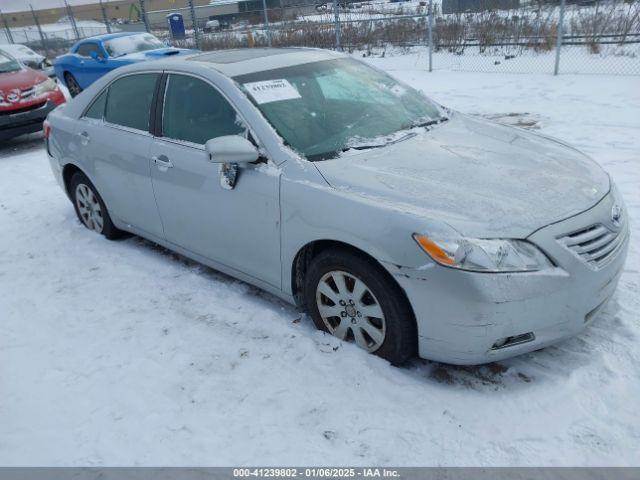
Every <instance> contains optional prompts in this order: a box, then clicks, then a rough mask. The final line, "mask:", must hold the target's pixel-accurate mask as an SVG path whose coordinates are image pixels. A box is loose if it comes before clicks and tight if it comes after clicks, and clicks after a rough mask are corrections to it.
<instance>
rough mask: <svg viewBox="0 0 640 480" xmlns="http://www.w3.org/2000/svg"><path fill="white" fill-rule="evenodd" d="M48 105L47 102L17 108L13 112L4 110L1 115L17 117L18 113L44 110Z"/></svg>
mask: <svg viewBox="0 0 640 480" xmlns="http://www.w3.org/2000/svg"><path fill="white" fill-rule="evenodd" d="M46 103H47V101H46V100H44V101H43V102H38V103H34V104H33V105H29V106H28V107H22V108H16V109H13V110H4V111H2V112H0V115H15V114H16V113H23V112H29V111H31V110H37V109H38V108H42V107H44V106H45V104H46Z"/></svg>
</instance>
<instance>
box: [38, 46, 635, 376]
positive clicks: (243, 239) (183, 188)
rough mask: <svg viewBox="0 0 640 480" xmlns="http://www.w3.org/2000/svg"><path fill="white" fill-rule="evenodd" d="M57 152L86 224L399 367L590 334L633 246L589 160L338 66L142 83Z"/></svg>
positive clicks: (240, 65) (61, 177)
mask: <svg viewBox="0 0 640 480" xmlns="http://www.w3.org/2000/svg"><path fill="white" fill-rule="evenodd" d="M45 137H46V146H47V152H48V154H49V158H50V163H51V167H52V169H53V172H54V175H55V177H56V178H57V180H58V182H59V183H60V185H61V187H62V188H63V189H64V191H65V192H66V194H67V195H68V197H69V198H70V199H71V201H72V203H73V205H74V207H75V210H76V213H77V215H78V218H79V219H80V221H81V222H82V223H83V224H84V225H85V226H86V227H87V228H89V229H91V230H94V231H95V232H98V233H101V234H103V235H104V236H106V237H107V238H109V239H112V238H116V237H118V236H119V235H121V234H122V232H131V233H134V234H136V235H140V236H142V237H145V238H148V239H150V240H152V241H154V242H156V243H158V244H160V245H163V246H165V247H167V248H169V249H172V250H175V251H177V252H179V253H181V254H182V255H185V256H187V257H190V258H192V259H195V260H196V261H198V262H201V263H203V264H206V265H209V266H211V267H213V268H215V269H217V270H220V271H223V272H226V273H227V274H229V275H232V276H234V277H237V278H239V279H242V280H244V281H246V282H249V283H251V284H253V285H256V286H258V287H260V288H263V289H265V290H267V291H269V292H271V293H273V294H275V295H277V296H278V297H281V298H283V299H284V300H286V301H287V302H291V303H295V304H298V305H300V306H301V307H303V308H304V309H305V310H306V311H307V312H308V313H309V315H310V317H311V318H312V319H313V322H314V323H315V325H316V326H317V327H318V328H319V329H321V330H324V331H327V332H329V333H331V334H332V335H335V336H336V337H338V338H340V339H342V340H344V341H347V342H354V343H355V344H356V345H358V346H360V347H361V348H363V349H365V350H367V351H369V352H372V353H375V354H377V355H380V356H381V357H383V358H386V359H388V360H389V361H390V362H392V363H394V364H401V363H403V362H404V361H406V360H407V359H408V358H410V357H411V356H414V355H418V356H420V357H423V358H427V359H433V360H439V361H444V362H449V363H455V364H477V363H485V362H490V361H494V360H498V359H503V358H506V357H510V356H513V355H518V354H521V353H524V352H529V351H532V350H536V349H539V348H542V347H544V346H546V345H550V344H552V343H554V342H557V341H559V340H562V339H565V338H567V337H571V336H573V335H576V334H578V333H580V332H581V331H583V330H584V329H585V328H586V327H587V326H588V325H589V323H590V322H592V321H593V320H594V319H595V318H596V317H597V316H598V312H599V311H600V310H601V309H602V308H603V307H604V305H605V304H606V302H607V300H608V299H609V298H610V297H611V296H612V294H613V292H614V290H615V288H616V284H617V282H618V278H619V276H620V272H621V271H622V267H623V263H624V261H625V257H626V253H627V247H628V243H629V242H628V237H629V228H628V224H627V218H626V212H625V207H624V204H623V201H622V199H621V198H620V195H619V193H618V191H617V190H616V187H615V185H614V184H613V182H612V181H611V179H610V178H609V176H608V175H607V174H606V173H605V172H604V171H603V170H602V169H601V168H600V167H599V166H598V165H597V164H596V163H595V162H593V161H592V160H591V159H589V158H588V157H587V156H585V155H584V154H582V153H580V152H579V151H577V150H575V149H574V148H572V147H570V146H568V145H566V144H564V143H562V142H561V141H559V140H556V139H553V138H548V137H545V136H541V135H537V134H533V133H531V132H527V131H524V130H520V129H516V128H511V127H506V126H500V125H497V124H495V123H490V122H487V121H484V120H480V119H477V118H473V117H469V116H466V115H463V114H461V113H458V112H455V111H452V110H449V109H447V108H445V107H443V106H441V105H438V104H436V103H435V102H433V101H431V100H429V99H428V98H426V97H425V96H423V95H422V94H421V93H420V92H418V91H416V90H414V89H412V88H411V87H409V86H407V85H405V84H403V83H401V82H399V81H397V80H395V79H394V78H392V77H390V76H389V75H387V74H386V73H384V72H381V71H379V70H376V69H374V68H372V67H370V66H367V65H365V64H363V63H361V62H359V61H357V60H355V59H353V58H351V57H349V56H345V55H342V54H339V53H335V52H330V51H324V50H315V49H247V50H231V51H219V52H214V53H203V54H195V55H192V56H188V57H181V58H172V59H165V60H159V61H153V62H146V63H141V64H137V65H132V66H129V67H124V68H121V69H118V70H115V71H113V72H111V73H110V74H108V75H106V76H104V77H103V78H102V79H100V80H98V81H96V82H95V83H94V84H93V85H92V86H91V87H89V88H88V89H87V90H85V91H84V92H83V93H82V94H80V95H79V96H78V97H77V98H76V99H74V100H73V101H72V102H69V103H68V104H67V105H66V106H64V107H60V108H58V109H56V110H55V111H54V112H52V113H51V114H50V115H49V118H48V121H47V123H46V125H45Z"/></svg>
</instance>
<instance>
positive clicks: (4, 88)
mask: <svg viewBox="0 0 640 480" xmlns="http://www.w3.org/2000/svg"><path fill="white" fill-rule="evenodd" d="M46 79H47V77H46V75H44V74H42V73H40V72H36V71H35V70H32V69H31V68H28V67H26V68H22V69H20V70H17V71H15V72H7V73H0V92H10V91H12V90H26V89H27V88H31V87H33V86H34V85H35V84H36V83H39V82H42V81H44V80H46Z"/></svg>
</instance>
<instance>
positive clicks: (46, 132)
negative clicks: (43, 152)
mask: <svg viewBox="0 0 640 480" xmlns="http://www.w3.org/2000/svg"><path fill="white" fill-rule="evenodd" d="M42 131H43V132H44V139H45V140H49V135H50V134H51V124H50V123H49V122H48V121H47V120H45V121H44V123H43V124H42Z"/></svg>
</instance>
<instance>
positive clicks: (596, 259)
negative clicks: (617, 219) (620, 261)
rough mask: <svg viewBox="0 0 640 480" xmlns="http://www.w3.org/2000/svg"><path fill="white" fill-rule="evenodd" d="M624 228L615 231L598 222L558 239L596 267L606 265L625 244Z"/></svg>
mask: <svg viewBox="0 0 640 480" xmlns="http://www.w3.org/2000/svg"><path fill="white" fill-rule="evenodd" d="M624 231H625V229H624V228H621V229H620V230H618V231H613V230H611V229H609V228H607V227H606V226H604V225H602V224H601V223H598V224H596V225H591V226H590V227H586V228H583V229H581V230H578V231H575V232H573V233H570V234H568V235H564V236H562V237H559V238H558V241H559V242H560V243H561V244H562V245H564V246H565V247H567V248H568V249H569V250H571V251H572V252H573V253H575V254H576V255H577V256H578V257H579V258H580V259H582V260H583V261H584V262H586V263H587V264H588V265H590V266H591V267H593V268H595V269H599V268H602V267H604V266H605V265H606V264H607V263H609V261H610V260H611V259H612V258H613V257H614V256H615V254H616V252H617V251H618V249H619V248H620V247H621V246H622V245H623V244H624V240H625V235H624Z"/></svg>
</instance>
